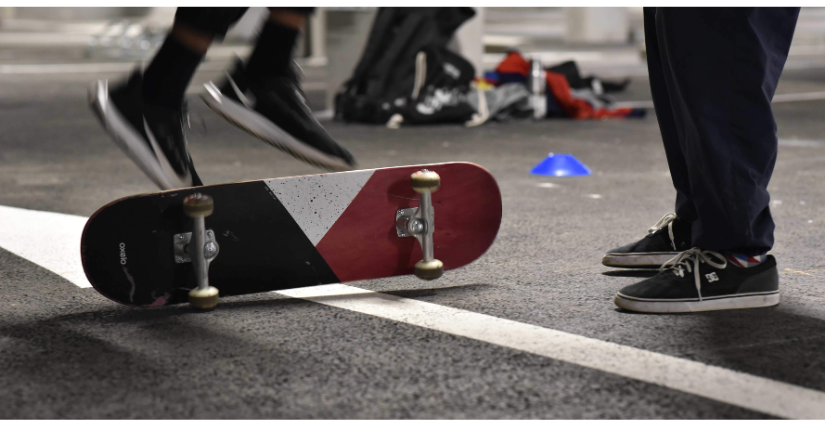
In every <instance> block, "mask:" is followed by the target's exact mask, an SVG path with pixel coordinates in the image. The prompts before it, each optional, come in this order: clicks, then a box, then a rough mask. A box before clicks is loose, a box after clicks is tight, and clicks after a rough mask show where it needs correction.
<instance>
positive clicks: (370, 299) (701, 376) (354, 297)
mask: <svg viewBox="0 0 825 426" xmlns="http://www.w3.org/2000/svg"><path fill="white" fill-rule="evenodd" d="M275 293H278V294H281V295H283V296H287V297H293V298H300V299H305V300H309V301H312V302H316V303H320V304H323V305H327V306H333V307H336V308H340V309H346V310H349V311H354V312H359V313H363V314H367V315H372V316H376V317H379V318H385V319H389V320H393V321H398V322H403V323H406V324H411V325H416V326H419V327H423V328H427V329H431V330H436V331H440V332H443V333H448V334H452V335H455V336H461V337H466V338H469V339H473V340H479V341H482V342H486V343H491V344H494V345H498V346H504V347H507V348H511V349H516V350H519V351H523V352H528V353H531V354H535V355H539V356H543V357H547V358H552V359H556V360H559V361H564V362H568V363H571V364H575V365H579V366H582V367H587V368H592V369H595V370H600V371H604V372H606V373H610V374H616V375H619V376H623V377H627V378H631V379H636V380H640V381H643V382H647V383H652V384H655V385H659V386H664V387H667V388H671V389H675V390H678V391H681V392H686V393H690V394H694V395H698V396H702V397H705V398H709V399H713V400H716V401H720V402H724V403H727V404H731V405H736V406H739V407H743V408H747V409H749V410H753V411H757V412H761V413H765V414H770V415H773V416H778V417H786V418H820V419H821V418H825V393H823V392H819V391H816V390H813V389H807V388H803V387H800V386H795V385H791V384H787V383H782V382H778V381H775V380H771V379H766V378H762V377H758V376H754V375H750V374H746V373H740V372H737V371H733V370H728V369H725V368H721V367H714V366H711V365H707V364H703V363H701V362H696V361H690V360H686V359H681V358H677V357H673V356H669V355H663V354H659V353H655V352H649V351H646V350H643V349H637V348H633V347H630V346H623V345H619V344H616V343H611V342H604V341H601V340H597V339H591V338H589V337H584V336H578V335H575V334H569V333H565V332H562V331H556V330H552V329H548V328H542V327H538V326H535V325H530V324H524V323H520V322H516V321H511V320H507V319H503V318H496V317H492V316H489V315H484V314H479V313H476V312H469V311H465V310H461V309H456V308H451V307H447V306H441V305H436V304H433V303H427V302H422V301H418V300H413V299H405V298H402V297H397V296H392V295H388V294H384V293H375V292H372V291H369V290H364V289H360V288H356V287H352V286H348V285H344V284H330V285H324V286H317V287H305V288H299V289H292V290H284V291H277V292H275ZM605 304H606V305H607V302H606V303H605Z"/></svg>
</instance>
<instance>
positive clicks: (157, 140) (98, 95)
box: [89, 71, 203, 189]
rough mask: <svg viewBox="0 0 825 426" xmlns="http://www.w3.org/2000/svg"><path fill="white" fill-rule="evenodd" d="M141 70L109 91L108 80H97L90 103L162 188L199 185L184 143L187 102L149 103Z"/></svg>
mask: <svg viewBox="0 0 825 426" xmlns="http://www.w3.org/2000/svg"><path fill="white" fill-rule="evenodd" d="M142 85H143V74H141V72H140V71H135V72H133V73H132V75H131V76H130V77H129V79H128V80H127V81H126V82H125V83H123V84H121V85H119V86H117V87H115V88H113V90H112V91H111V92H110V91H109V82H108V81H107V80H98V81H97V83H95V84H94V86H93V87H92V88H91V90H90V91H89V104H90V106H91V108H92V110H93V111H94V112H95V114H97V117H98V118H99V119H100V122H101V124H103V127H104V128H105V129H106V131H107V132H109V134H110V135H112V137H113V138H114V140H115V142H116V143H117V145H118V146H119V147H120V148H121V149H122V150H123V151H124V152H125V153H126V155H128V156H129V158H131V159H132V161H134V162H135V163H136V164H137V165H138V167H140V169H141V170H143V172H144V173H146V175H147V176H149V178H150V179H152V181H154V182H155V184H157V185H158V186H159V187H160V188H161V189H177V188H187V187H191V186H201V185H203V182H201V180H200V177H198V174H197V173H196V172H195V167H194V165H193V164H192V158H191V157H190V155H189V150H188V149H187V147H186V136H185V135H184V131H183V129H184V126H185V125H188V122H189V115H188V114H187V113H186V105H185V103H184V105H182V106H181V109H179V110H172V109H169V108H165V107H160V106H149V105H147V104H145V103H144V102H143V95H142V94H141V86H142Z"/></svg>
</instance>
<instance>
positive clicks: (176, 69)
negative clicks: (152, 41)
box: [143, 34, 204, 109]
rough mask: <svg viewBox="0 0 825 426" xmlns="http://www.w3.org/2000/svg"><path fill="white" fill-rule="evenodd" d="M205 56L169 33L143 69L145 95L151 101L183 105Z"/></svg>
mask: <svg viewBox="0 0 825 426" xmlns="http://www.w3.org/2000/svg"><path fill="white" fill-rule="evenodd" d="M203 56H204V55H201V54H199V53H195V52H193V51H192V50H190V49H188V48H187V47H186V46H184V45H182V44H181V43H180V42H179V41H177V40H176V39H175V37H173V36H172V35H171V34H170V35H168V36H167V37H166V40H164V42H163V46H161V47H160V49H159V50H158V53H157V54H156V55H155V58H154V59H152V63H150V64H149V67H147V68H146V71H145V72H144V73H143V99H144V100H145V101H146V102H147V103H148V104H150V105H161V106H165V107H168V108H173V109H177V108H180V106H181V104H183V97H184V95H185V94H186V88H187V87H188V86H189V81H191V80H192V76H193V75H194V74H195V70H196V69H197V68H198V65H199V64H200V63H201V60H202V59H203Z"/></svg>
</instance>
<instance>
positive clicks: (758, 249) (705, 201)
mask: <svg viewBox="0 0 825 426" xmlns="http://www.w3.org/2000/svg"><path fill="white" fill-rule="evenodd" d="M798 13H799V9H798V8H793V9H779V8H765V9H762V8H755V9H745V8H736V9H716V8H714V9H703V8H688V9H658V10H657V12H656V34H657V40H658V42H659V45H660V47H659V49H658V51H659V52H660V53H661V54H662V61H661V63H662V68H663V75H664V80H665V84H666V86H667V90H668V93H669V95H670V97H671V103H670V104H671V107H672V108H673V111H674V117H675V125H676V128H677V129H678V133H679V143H680V145H681V148H682V152H683V155H684V159H685V163H686V164H687V171H688V181H689V184H690V197H691V199H692V201H693V205H694V208H695V211H696V215H697V217H696V220H695V221H693V224H692V235H693V236H692V241H693V246H694V248H693V249H691V250H688V251H685V252H683V253H681V254H680V255H679V257H677V258H676V259H673V260H672V261H669V262H668V264H667V267H666V268H663V271H662V272H660V273H659V274H658V275H656V276H655V277H652V278H650V279H647V280H644V281H642V282H640V283H638V284H634V285H632V286H629V287H626V288H624V289H622V290H620V291H619V293H618V294H617V295H616V299H615V301H616V304H617V305H619V306H620V307H622V308H625V309H630V310H639V311H645V312H692V311H701V310H715V309H741V308H753V307H764V306H772V305H775V304H777V303H779V280H778V273H777V268H776V260H775V259H774V258H773V256H765V255H764V254H765V253H766V252H767V251H768V250H770V249H771V247H772V245H773V229H774V225H773V221H772V219H771V216H770V211H769V209H768V201H769V198H768V193H767V185H768V181H769V180H770V177H771V173H772V171H773V166H774V164H775V161H776V152H777V141H776V124H775V122H774V119H773V114H772V111H771V105H770V103H771V99H772V98H773V94H774V91H775V89H776V85H777V82H778V80H779V76H780V74H781V72H782V67H783V66H784V63H785V59H786V58H787V54H788V50H789V48H790V43H791V39H792V37H793V31H794V27H795V24H796V19H797V16H798ZM736 254H738V255H746V259H747V261H745V262H740V261H738V260H737V259H735V256H734V257H731V256H733V255H736ZM726 255H727V256H726Z"/></svg>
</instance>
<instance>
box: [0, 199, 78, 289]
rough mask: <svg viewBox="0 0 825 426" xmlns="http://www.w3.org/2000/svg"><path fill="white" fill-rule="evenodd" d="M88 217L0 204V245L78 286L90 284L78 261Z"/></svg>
mask: <svg viewBox="0 0 825 426" xmlns="http://www.w3.org/2000/svg"><path fill="white" fill-rule="evenodd" d="M87 220H88V218H85V217H82V216H73V215H68V214H62V213H51V212H42V211H36V210H26V209H20V208H16V207H6V206H0V248H3V249H5V250H7V251H10V252H12V253H14V254H16V255H17V256H20V257H22V258H24V259H27V260H29V261H30V262H33V263H36V264H38V265H40V266H42V267H44V268H46V269H48V270H50V271H52V272H54V273H55V274H57V275H60V276H61V277H63V278H65V279H67V280H69V281H70V282H72V283H73V284H75V285H77V286H78V287H91V286H92V285H91V284H90V283H89V280H87V279H86V274H85V273H84V272H83V264H82V263H81V261H80V236H81V234H83V227H84V226H86V221H87Z"/></svg>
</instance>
